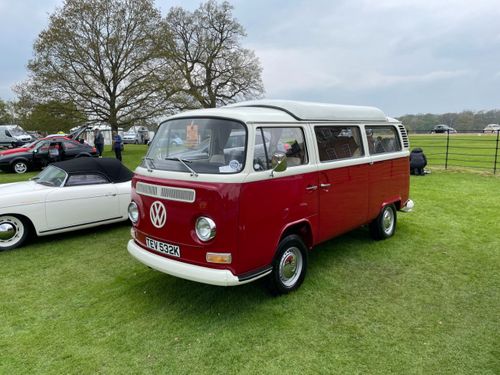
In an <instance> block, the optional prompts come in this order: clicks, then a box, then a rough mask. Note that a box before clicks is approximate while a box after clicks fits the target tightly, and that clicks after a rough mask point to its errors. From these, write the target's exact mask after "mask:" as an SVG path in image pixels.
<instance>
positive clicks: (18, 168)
mask: <svg viewBox="0 0 500 375" xmlns="http://www.w3.org/2000/svg"><path fill="white" fill-rule="evenodd" d="M12 169H13V170H14V172H16V173H26V171H27V170H28V164H26V162H25V161H16V162H15V163H14V164H13V165H12Z"/></svg>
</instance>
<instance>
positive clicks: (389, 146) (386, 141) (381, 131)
mask: <svg viewBox="0 0 500 375" xmlns="http://www.w3.org/2000/svg"><path fill="white" fill-rule="evenodd" d="M365 130H366V137H367V139H368V149H369V150H370V154H383V153H386V152H396V151H401V143H400V142H399V136H398V132H397V130H396V128H394V127H393V126H376V127H375V126H374V127H371V128H369V127H365Z"/></svg>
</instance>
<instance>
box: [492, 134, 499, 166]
mask: <svg viewBox="0 0 500 375" xmlns="http://www.w3.org/2000/svg"><path fill="white" fill-rule="evenodd" d="M499 134H500V130H497V144H496V147H495V164H493V174H496V173H497V160H498V136H499Z"/></svg>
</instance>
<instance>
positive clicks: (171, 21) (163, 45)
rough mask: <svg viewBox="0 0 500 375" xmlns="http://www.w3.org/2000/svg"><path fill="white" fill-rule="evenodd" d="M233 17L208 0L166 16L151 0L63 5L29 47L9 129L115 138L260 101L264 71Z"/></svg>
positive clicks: (75, 0)
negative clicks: (168, 119) (125, 130)
mask: <svg viewBox="0 0 500 375" xmlns="http://www.w3.org/2000/svg"><path fill="white" fill-rule="evenodd" d="M232 9H233V7H232V6H231V5H230V4H229V3H228V2H226V1H224V2H222V3H217V2H216V1H215V0H208V1H207V2H205V3H203V4H201V5H200V6H199V8H198V9H196V10H195V11H193V12H190V11H187V10H185V9H183V8H182V7H172V8H171V9H170V11H169V12H168V14H167V15H166V16H165V17H162V15H161V13H160V11H159V10H158V9H157V8H156V7H155V5H154V1H153V0H65V1H64V3H63V5H62V7H60V8H57V9H56V10H55V11H54V13H52V14H51V15H50V18H49V24H48V26H47V28H46V29H45V30H43V31H42V32H41V33H40V34H39V35H38V38H37V39H36V41H35V43H34V50H33V58H32V59H31V60H30V61H29V62H28V69H29V73H30V74H29V77H28V79H27V80H26V81H24V82H22V83H20V84H18V85H17V86H16V87H15V92H16V94H17V100H16V101H15V102H14V103H10V105H8V106H7V107H9V106H10V107H9V108H10V116H11V117H10V118H9V122H10V121H13V120H14V118H15V121H16V122H17V123H19V124H20V125H22V126H23V127H25V128H27V129H32V128H36V129H37V130H47V131H49V132H51V131H54V130H68V129H67V128H68V127H71V126H75V125H78V124H80V123H84V122H96V123H107V124H109V125H111V127H112V128H113V129H116V128H118V127H127V126H130V125H138V124H142V125H146V124H148V123H156V121H157V120H158V119H159V118H162V117H164V116H166V115H169V114H172V113H175V112H178V111H180V110H186V109H195V108H206V107H216V106H221V105H225V104H229V103H233V102H237V101H241V100H247V99H255V98H259V97H261V96H262V94H263V92H264V87H263V84H262V78H261V76H262V67H261V65H260V62H259V60H258V58H257V57H256V56H255V54H254V53H253V51H250V50H248V49H245V48H243V47H242V46H241V40H242V38H244V37H245V36H246V34H245V31H244V28H243V27H242V26H241V25H240V24H239V23H238V21H237V20H236V19H235V18H234V17H233V15H232ZM0 114H1V107H0ZM13 117H14V118H13ZM2 121H3V119H2Z"/></svg>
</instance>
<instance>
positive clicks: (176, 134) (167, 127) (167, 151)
mask: <svg viewBox="0 0 500 375" xmlns="http://www.w3.org/2000/svg"><path fill="white" fill-rule="evenodd" d="M246 147H247V131H246V128H245V126H244V125H243V124H241V123H239V122H236V121H230V120H223V119H212V118H192V119H178V120H171V121H167V122H165V123H163V124H162V125H161V127H160V129H159V130H158V132H157V134H156V135H155V137H154V140H153V142H152V143H151V145H150V147H149V151H148V154H147V155H146V158H145V160H144V161H143V166H144V167H145V168H152V169H160V170H166V171H176V172H186V173H191V174H192V175H197V174H198V173H211V174H220V173H223V174H225V173H238V172H239V171H241V170H242V169H243V166H244V163H245V154H246Z"/></svg>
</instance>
